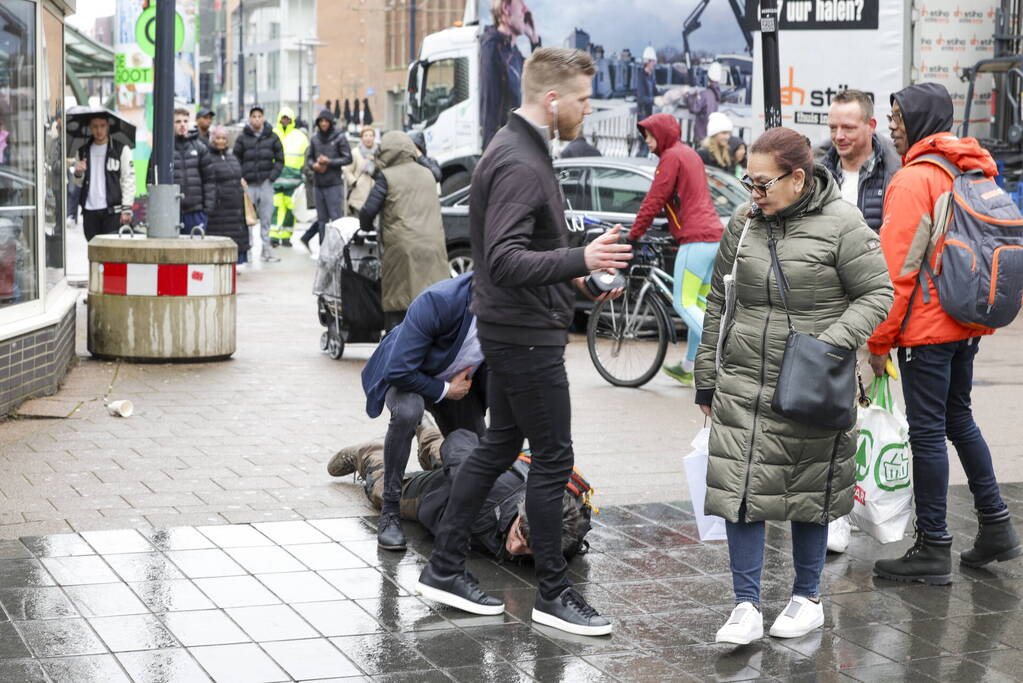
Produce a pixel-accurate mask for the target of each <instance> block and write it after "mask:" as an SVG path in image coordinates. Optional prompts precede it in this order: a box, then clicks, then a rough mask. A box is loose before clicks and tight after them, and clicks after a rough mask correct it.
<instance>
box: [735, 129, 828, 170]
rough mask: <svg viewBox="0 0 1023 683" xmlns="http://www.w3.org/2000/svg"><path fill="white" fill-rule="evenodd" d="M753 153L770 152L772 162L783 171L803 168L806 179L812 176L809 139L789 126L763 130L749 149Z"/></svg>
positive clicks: (812, 163) (811, 155) (811, 152)
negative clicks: (772, 158)
mask: <svg viewBox="0 0 1023 683" xmlns="http://www.w3.org/2000/svg"><path fill="white" fill-rule="evenodd" d="M749 153H750V156H752V155H754V154H770V155H771V156H772V157H774V163H775V164H777V165H778V168H780V169H781V170H782V171H784V172H785V173H791V172H792V171H795V170H796V169H797V168H801V169H803V172H804V173H806V178H807V181H808V182H809V179H810V178H812V177H813V166H814V162H813V151H812V150H811V149H810V140H809V139H808V138H807V137H806V136H805V135H803V134H801V133H797V132H796V131H794V130H792V129H791V128H771V129H770V130H767V131H765V132H764V134H763V135H761V136H760V137H759V138H757V141H756V142H754V143H753V146H752V147H750V150H749Z"/></svg>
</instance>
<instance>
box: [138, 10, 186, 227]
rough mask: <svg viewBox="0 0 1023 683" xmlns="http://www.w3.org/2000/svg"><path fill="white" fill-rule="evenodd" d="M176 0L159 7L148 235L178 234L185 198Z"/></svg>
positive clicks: (157, 13) (155, 55) (154, 66)
mask: <svg viewBox="0 0 1023 683" xmlns="http://www.w3.org/2000/svg"><path fill="white" fill-rule="evenodd" d="M176 17H177V12H176V8H175V2H174V0H160V2H159V3H158V4H157V6H156V45H155V48H156V49H155V52H154V56H153V59H154V64H153V72H154V78H153V156H152V159H150V163H153V164H154V165H155V167H154V168H153V178H154V181H155V183H156V184H155V185H150V186H149V207H148V213H147V218H148V223H149V228H148V231H147V233H146V234H147V236H148V237H169V238H172V237H177V234H178V229H179V228H178V224H179V222H180V220H181V201H180V199H181V197H180V195H179V194H178V189H179V188H178V186H177V185H175V184H174V24H175V19H176Z"/></svg>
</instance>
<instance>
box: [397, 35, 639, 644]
mask: <svg viewBox="0 0 1023 683" xmlns="http://www.w3.org/2000/svg"><path fill="white" fill-rule="evenodd" d="M594 73H596V67H595V66H594V64H593V60H592V59H591V58H590V56H589V55H587V54H586V53H585V52H582V51H580V50H569V49H561V48H541V49H539V50H537V51H536V52H534V53H533V55H532V56H531V57H530V58H529V61H528V62H526V65H525V69H524V73H523V80H522V83H523V95H524V97H523V104H522V108H521V109H519V110H517V111H515V112H513V113H512V116H511V117H510V118H509V120H508V124H507V125H506V126H505V127H504V128H502V129H501V130H500V131H499V132H498V133H497V135H496V136H494V140H493V141H492V142H491V144H490V146H489V147H488V148H487V151H486V152H485V153H484V155H483V157H482V158H481V159H480V162H479V165H477V167H476V171H475V173H474V174H473V180H472V195H471V198H470V202H469V207H470V208H469V224H470V226H471V233H470V240H471V243H472V255H473V260H474V262H475V263H476V267H477V270H476V272H475V275H474V280H473V304H472V309H473V312H474V313H475V314H476V318H477V328H478V330H479V337H480V345H481V348H482V350H483V355H484V357H486V359H487V368H488V370H489V372H488V375H487V383H488V391H487V400H488V409H489V412H490V425H489V427H488V428H487V432H486V434H485V435H484V437H483V439H482V441H481V442H480V446H479V448H477V449H476V450H475V451H473V454H472V455H471V456H469V458H468V459H467V460H466V461H465V463H463V465H462V466H461V467H460V468H459V469H458V473H457V474H456V475H455V481H454V482H453V484H452V493H451V499H450V501H449V504H448V507H447V510H445V512H444V518H443V521H442V522H441V529H440V533H439V534H438V535H437V542H436V544H435V545H434V550H433V555H432V556H431V558H430V563H429V564H428V565H427V566H426V568H425V569H424V570H423V572H422V574H421V575H420V577H419V582H418V583H417V584H416V590H417V591H418V592H419V593H420V594H421V595H423V596H425V597H427V598H429V599H431V600H435V601H437V602H441V603H444V604H447V605H451V606H453V607H457V608H458V609H462V610H466V611H469V612H473V613H475V614H500V613H501V612H503V611H504V603H503V602H501V601H500V600H497V599H496V598H493V597H491V596H489V595H487V594H486V593H484V592H483V591H481V590H480V589H479V586H478V584H477V583H476V581H475V580H474V579H473V578H472V576H471V575H470V574H468V573H467V572H466V571H465V549H466V546H467V541H468V540H469V534H470V530H471V525H472V520H473V519H475V518H476V515H477V514H478V513H479V510H480V507H481V506H482V504H483V502H484V499H485V498H486V495H487V491H489V490H490V489H491V487H492V486H493V484H494V482H495V481H496V480H497V478H498V477H499V476H500V475H501V473H502V472H503V471H504V470H506V469H507V468H508V467H509V466H510V465H512V464H513V463H514V462H515V459H516V457H517V456H518V453H519V451H520V450H521V448H522V443H523V439H524V438H528V439H529V444H530V447H531V448H532V451H533V463H532V467H531V474H530V481H529V489H528V492H527V494H526V510H527V512H528V516H529V520H530V522H531V526H532V539H531V543H530V545H531V547H532V549H533V554H534V557H535V558H536V573H537V578H538V582H539V594H538V595H537V598H536V603H535V606H534V608H533V620H534V621H535V622H537V623H543V624H546V625H548V626H552V627H554V628H559V629H562V630H565V631H568V632H571V633H576V634H581V635H603V634H606V633H610V632H611V622H610V621H608V620H607V619H605V618H604V617H601V616H600V615H599V614H597V612H596V610H594V609H593V608H592V607H590V606H589V605H588V604H587V603H586V601H585V599H584V598H583V597H582V596H581V595H580V594H579V593H577V592H576V591H575V590H574V589H573V588H572V586H571V583H570V582H569V580H568V576H567V572H566V566H565V558H564V556H563V555H562V554H561V525H560V523H559V520H560V519H561V498H562V494H563V491H564V487H565V483H566V482H567V481H568V478H569V476H570V474H571V472H572V465H573V462H574V455H573V451H572V434H571V401H570V397H569V390H568V377H567V375H566V372H565V344H566V343H567V342H568V328H569V325H571V323H572V319H573V316H574V311H575V291H576V288H575V287H573V284H572V283H573V280H574V281H575V282H576V285H577V286H578V287H584V285H582V279H583V277H584V276H586V275H587V274H588V273H591V272H593V271H598V270H605V269H609V268H623V267H625V266H626V265H627V263H628V258H630V257H631V248H630V247H629V246H628V245H626V244H618V239H619V236H620V230H621V228H620V226H617V227H616V228H615V229H614V230H612V231H609V232H608V233H607V234H605V235H602V236H601V237H598V238H597V239H596V240H594V241H593V242H591V243H590V244H589V245H587V246H586V247H578V248H570V247H569V246H568V230H567V227H566V224H565V209H564V205H563V200H562V196H561V191H560V188H559V185H558V179H557V176H556V174H555V173H554V167H553V163H552V159H551V151H550V150H551V142H552V139H556V138H562V139H565V140H573V139H575V138H576V137H577V136H578V135H579V133H580V131H581V130H582V123H583V118H584V117H585V115H586V114H589V113H590V112H591V111H592V108H591V106H590V93H591V92H592V78H593V74H594ZM620 294H621V292H620V290H616V291H613V292H610V293H609V295H610V296H618V295H620ZM606 296H608V294H605V295H602V298H603V297H606Z"/></svg>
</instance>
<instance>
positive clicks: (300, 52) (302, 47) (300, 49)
mask: <svg viewBox="0 0 1023 683" xmlns="http://www.w3.org/2000/svg"><path fill="white" fill-rule="evenodd" d="M303 57H305V45H303V44H302V41H301V40H300V41H298V107H297V109H298V114H296V115H295V118H296V119H301V118H302V62H303V59H302V58H303ZM296 125H297V124H296Z"/></svg>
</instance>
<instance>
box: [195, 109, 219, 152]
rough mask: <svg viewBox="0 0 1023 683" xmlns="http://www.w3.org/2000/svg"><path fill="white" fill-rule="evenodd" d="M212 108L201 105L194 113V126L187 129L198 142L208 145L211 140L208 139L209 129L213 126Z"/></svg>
mask: <svg viewBox="0 0 1023 683" xmlns="http://www.w3.org/2000/svg"><path fill="white" fill-rule="evenodd" d="M214 115H215V114H214V113H213V110H212V109H210V108H209V107H203V108H202V109H200V110H199V111H198V112H196V115H195V128H193V129H192V130H191V131H189V132H190V133H191V134H192V136H193V137H196V138H197V139H198V140H199V142H201V143H202V144H204V145H206V146H207V147H209V146H210V144H211V143H212V140H211V139H210V129H211V128H212V127H213V117H214Z"/></svg>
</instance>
